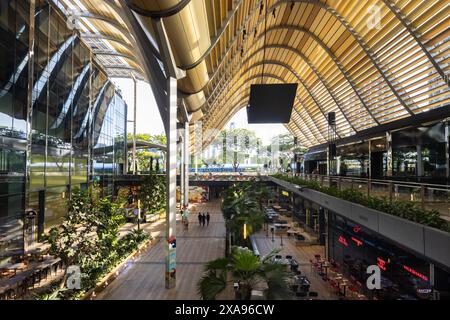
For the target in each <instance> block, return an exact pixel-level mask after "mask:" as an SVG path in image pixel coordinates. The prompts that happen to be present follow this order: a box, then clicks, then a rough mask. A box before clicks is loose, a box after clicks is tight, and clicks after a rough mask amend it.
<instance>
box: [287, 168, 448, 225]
mask: <svg viewBox="0 0 450 320" xmlns="http://www.w3.org/2000/svg"><path fill="white" fill-rule="evenodd" d="M289 175H290V176H292V174H289ZM296 176H297V177H299V178H302V179H304V180H306V181H315V182H317V183H319V184H320V185H322V186H327V187H333V186H334V187H336V188H338V189H339V190H346V189H353V190H358V191H360V192H362V193H363V194H366V195H367V196H373V197H379V198H382V197H384V198H386V199H389V200H390V201H397V200H403V201H411V202H415V203H417V204H418V205H420V206H421V207H422V208H423V209H425V210H437V211H438V212H440V213H441V215H442V217H443V218H444V219H446V220H449V221H450V185H441V184H430V183H418V182H404V181H394V180H376V179H364V178H358V177H343V176H327V175H317V174H300V175H296Z"/></svg>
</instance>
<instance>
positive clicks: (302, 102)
mask: <svg viewBox="0 0 450 320" xmlns="http://www.w3.org/2000/svg"><path fill="white" fill-rule="evenodd" d="M260 65H262V62H258V63H255V64H253V65H251V66H250V67H249V68H247V69H246V70H245V71H244V72H243V73H241V75H242V74H246V73H247V72H249V71H250V70H252V69H253V68H256V67H258V66H260ZM281 67H284V68H286V69H287V70H288V71H291V70H290V68H287V65H282V66H281ZM284 82H285V83H287V81H286V80H284ZM236 85H237V82H235V83H234V84H233V85H232V86H231V89H233V88H234V87H235V86H236ZM241 88H242V87H241ZM238 91H239V90H235V91H233V93H232V94H231V95H230V96H229V97H232V96H234V94H235V93H236V92H238ZM296 97H297V100H298V101H299V102H300V104H301V105H302V106H303V108H304V109H305V111H306V113H307V114H308V116H309V118H310V119H311V122H312V123H313V124H314V126H315V128H316V130H317V132H318V133H319V134H320V135H322V137H323V138H324V139H325V136H324V133H322V131H321V130H320V129H319V127H318V126H317V124H316V122H315V121H314V117H313V116H312V114H311V113H310V111H309V109H308V108H306V107H305V106H306V103H305V102H304V101H303V100H302V99H300V98H299V97H298V96H297V95H296ZM217 103H218V102H217ZM218 106H219V104H216V105H214V106H213V107H212V108H211V109H210V111H209V112H208V114H212V112H214V110H215V108H216V107H218ZM319 110H320V108H319ZM322 114H324V113H323V112H322ZM325 118H326V117H325ZM303 121H304V119H303ZM310 131H311V130H310ZM311 133H312V131H311Z"/></svg>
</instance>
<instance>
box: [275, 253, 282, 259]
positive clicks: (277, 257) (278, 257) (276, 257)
mask: <svg viewBox="0 0 450 320" xmlns="http://www.w3.org/2000/svg"><path fill="white" fill-rule="evenodd" d="M275 259H283V256H282V255H280V254H277V255H276V256H275Z"/></svg>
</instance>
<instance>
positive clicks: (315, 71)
mask: <svg viewBox="0 0 450 320" xmlns="http://www.w3.org/2000/svg"><path fill="white" fill-rule="evenodd" d="M322 44H323V43H322ZM323 45H324V44H323ZM322 47H323V46H322ZM264 48H276V49H277V48H278V49H283V50H289V51H291V52H293V53H295V54H296V55H297V56H299V57H300V58H302V60H303V61H305V63H306V64H307V65H308V66H309V67H310V68H311V70H313V72H314V73H315V74H316V76H317V77H318V78H319V80H320V81H321V82H322V84H323V85H324V87H325V88H326V89H327V91H328V93H329V94H330V96H331V97H332V98H333V101H334V102H335V103H336V105H337V106H338V108H339V109H341V107H340V106H339V103H338V102H337V98H336V97H335V96H334V94H333V93H332V90H331V89H330V88H329V87H328V85H327V82H326V80H325V79H324V77H323V76H322V74H321V73H320V72H319V70H318V69H317V68H316V66H315V65H314V64H313V63H312V61H311V60H309V58H308V57H307V56H306V55H304V54H303V53H302V52H301V51H300V50H298V49H296V48H293V47H291V46H289V45H284V44H269V45H266V46H264V47H262V48H259V49H257V50H256V51H254V52H253V53H252V54H251V55H250V56H249V57H248V58H246V59H245V60H244V63H245V62H246V61H248V60H250V58H251V57H253V56H254V55H256V54H257V53H258V52H260V51H261V50H263V49H264ZM327 53H328V54H330V53H331V54H332V52H327ZM330 57H331V59H332V60H333V61H334V62H336V61H338V59H337V58H336V56H334V55H332V56H330ZM334 59H336V60H334ZM338 62H339V61H338ZM336 64H337V66H338V68H339V65H340V62H339V63H336ZM341 66H342V65H341ZM339 70H340V71H341V73H342V74H343V76H344V77H345V79H346V80H347V82H348V83H349V84H350V87H351V88H352V89H353V91H355V93H356V95H357V97H358V98H359V100H360V101H361V104H362V105H363V107H364V108H365V109H366V111H367V112H368V114H369V115H370V116H371V117H372V119H373V120H374V121H375V123H376V124H380V122H379V121H378V120H377V119H376V117H375V116H374V115H373V114H372V112H371V111H370V109H369V107H368V106H367V105H366V103H365V102H364V100H362V97H361V96H360V95H359V93H358V92H357V90H356V87H355V85H353V83H352V82H351V81H349V80H351V79H350V77H349V76H348V74H347V71H346V70H345V68H344V67H343V66H342V69H341V68H339ZM341 112H342V114H343V115H344V116H345V113H344V112H343V110H342V109H341ZM345 117H346V116H345ZM355 131H356V130H355Z"/></svg>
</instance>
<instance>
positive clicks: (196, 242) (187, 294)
mask: <svg viewBox="0 0 450 320" xmlns="http://www.w3.org/2000/svg"><path fill="white" fill-rule="evenodd" d="M198 211H200V212H206V211H209V213H210V215H211V221H210V225H209V226H205V227H201V226H199V224H198V219H197V213H198ZM189 221H190V223H189V230H185V229H184V225H183V224H182V223H181V220H180V217H178V218H177V287H176V288H175V289H170V290H167V289H165V287H164V272H165V265H164V248H163V245H162V244H163V243H164V238H163V237H164V235H165V234H164V233H165V231H164V223H165V222H164V221H158V222H155V223H152V224H147V225H146V226H144V229H147V230H148V229H150V231H151V234H152V236H153V237H154V238H155V239H157V240H158V239H159V241H158V242H157V243H156V244H154V245H153V246H151V247H150V248H149V249H147V251H146V252H144V253H143V254H141V255H140V256H139V257H138V258H136V259H135V260H134V261H130V263H129V265H128V267H127V268H126V270H125V271H124V272H123V273H121V274H120V275H119V276H118V277H117V278H116V279H115V280H114V281H113V282H112V283H111V284H110V285H109V286H108V287H107V288H105V289H104V290H103V291H102V292H100V293H98V294H97V299H107V300H122V299H125V300H128V299H129V300H166V299H170V300H172V299H173V300H175V299H183V300H185V299H199V296H198V294H197V282H198V280H199V279H200V278H201V276H202V274H203V268H204V265H205V263H207V262H209V261H211V260H214V259H217V258H220V257H223V256H224V254H225V224H224V220H223V216H222V212H221V210H220V202H219V201H212V202H209V203H204V204H197V205H193V206H192V207H191V215H190V216H189Z"/></svg>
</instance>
